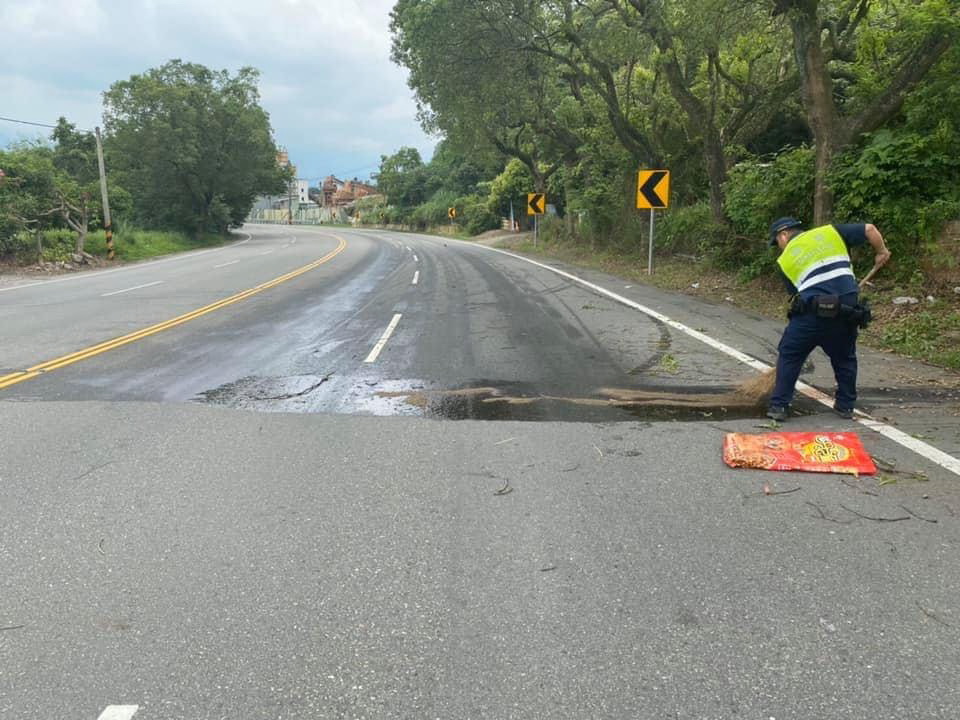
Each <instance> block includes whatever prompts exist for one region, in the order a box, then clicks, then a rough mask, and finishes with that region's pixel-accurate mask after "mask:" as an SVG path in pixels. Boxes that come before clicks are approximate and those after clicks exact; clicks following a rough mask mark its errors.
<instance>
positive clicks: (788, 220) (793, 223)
mask: <svg viewBox="0 0 960 720" xmlns="http://www.w3.org/2000/svg"><path fill="white" fill-rule="evenodd" d="M798 227H803V223H802V222H800V221H799V220H797V219H796V218H792V217H782V218H780V219H778V220H774V221H773V222H772V223H771V224H770V247H773V246H774V245H776V244H777V233H779V232H780V231H781V230H789V229H790V228H798Z"/></svg>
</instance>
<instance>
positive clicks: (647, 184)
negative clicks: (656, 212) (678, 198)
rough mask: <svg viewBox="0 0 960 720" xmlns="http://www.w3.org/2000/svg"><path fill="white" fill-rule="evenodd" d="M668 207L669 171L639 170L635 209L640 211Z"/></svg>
mask: <svg viewBox="0 0 960 720" xmlns="http://www.w3.org/2000/svg"><path fill="white" fill-rule="evenodd" d="M669 205H670V171H669V170H641V171H640V175H639V177H638V178H637V207H638V208H639V209H641V210H652V209H660V208H665V207H667V206H669Z"/></svg>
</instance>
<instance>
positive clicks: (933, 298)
mask: <svg viewBox="0 0 960 720" xmlns="http://www.w3.org/2000/svg"><path fill="white" fill-rule="evenodd" d="M936 301H937V299H936V298H935V297H934V296H933V295H927V302H928V303H935V302H936Z"/></svg>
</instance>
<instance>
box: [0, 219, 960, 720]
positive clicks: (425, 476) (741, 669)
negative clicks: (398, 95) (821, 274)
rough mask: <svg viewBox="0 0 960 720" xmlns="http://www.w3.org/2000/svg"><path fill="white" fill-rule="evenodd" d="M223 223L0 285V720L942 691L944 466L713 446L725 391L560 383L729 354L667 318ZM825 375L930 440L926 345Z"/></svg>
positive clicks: (680, 383)
mask: <svg viewBox="0 0 960 720" xmlns="http://www.w3.org/2000/svg"><path fill="white" fill-rule="evenodd" d="M245 232H247V233H249V239H245V240H244V241H243V242H241V243H238V244H234V245H231V246H228V247H225V248H223V249H218V250H216V251H212V252H204V253H196V254H192V255H189V256H179V257H177V258H172V259H169V260H165V261H161V262H154V263H144V264H141V265H137V266H132V267H127V268H124V269H122V270H119V271H116V272H106V273H104V272H100V273H91V274H89V275H82V276H70V277H69V278H64V279H57V280H56V281H54V282H48V283H44V284H34V285H31V284H30V283H21V284H19V285H15V284H12V283H6V284H0V328H2V329H0V385H3V384H4V383H5V382H6V383H8V386H7V387H5V388H3V389H0V569H2V574H0V578H2V579H0V716H3V717H11V718H33V717H44V718H90V719H91V720H94V719H95V718H98V717H103V718H104V720H107V718H110V719H111V720H113V719H115V718H129V717H133V718H135V720H154V719H155V720H167V719H173V718H191V719H196V718H427V717H433V718H448V717H449V718H561V717H563V718H566V717H569V718H586V717H590V718H624V717H637V718H647V717H649V718H761V719H762V720H769V718H776V719H777V720H784V719H785V718H902V717H923V718H954V717H956V715H957V711H956V708H957V707H960V680H958V678H960V642H958V641H960V554H958V552H957V550H958V544H960V519H958V514H960V490H958V486H957V477H956V476H954V475H952V474H950V473H949V472H947V471H945V470H944V469H943V468H941V467H939V466H937V465H935V464H934V463H932V462H929V461H928V460H927V459H925V458H923V457H921V456H919V455H917V454H915V453H913V452H911V451H908V450H907V449H905V448H903V447H902V446H900V445H897V444H896V443H893V442H891V441H890V440H889V439H887V438H885V437H882V436H880V435H878V434H876V433H873V432H870V431H868V430H866V429H863V428H860V434H861V437H862V439H863V441H864V444H865V445H866V446H867V448H868V449H869V450H870V451H871V452H872V453H873V454H874V455H876V456H878V457H881V458H883V459H885V460H886V461H889V462H893V463H895V466H896V467H897V468H898V469H899V470H900V472H897V473H887V474H885V475H884V477H883V478H863V479H859V480H858V479H854V478H842V479H841V478H839V477H837V476H808V475H796V474H784V473H763V472H761V471H750V470H739V471H734V470H730V469H728V468H726V467H725V466H724V465H723V464H722V462H721V460H720V441H721V439H722V436H723V433H724V432H728V431H734V430H742V431H749V430H752V429H754V428H755V426H756V425H757V424H758V423H759V422H760V420H759V418H757V417H756V413H755V412H740V413H737V412H732V411H730V412H724V411H723V410H722V409H720V408H713V409H705V410H703V411H692V412H691V411H682V412H681V411H671V412H664V411H658V412H657V413H651V412H649V411H644V412H640V411H630V412H628V411H626V410H623V409H619V408H614V407H605V406H598V405H596V404H592V403H590V402H589V401H590V400H596V399H597V398H600V397H602V393H601V392H600V390H599V389H600V388H602V387H605V386H613V387H620V388H643V389H664V390H671V391H701V390H703V391H717V390H723V389H728V388H730V387H732V386H733V385H735V384H736V383H737V382H738V381H740V380H742V379H743V378H744V377H745V376H747V375H748V374H749V371H748V370H747V369H746V368H744V367H743V366H742V365H741V364H740V363H738V362H737V361H735V360H733V359H731V358H729V357H727V356H725V355H723V354H721V353H718V352H715V351H714V350H711V349H710V348H708V347H707V346H706V345H704V344H702V343H700V342H698V341H696V340H694V339H692V338H690V337H689V336H688V335H686V334H684V333H682V332H678V331H677V329H676V328H675V327H671V326H670V325H668V324H665V323H664V322H662V321H657V320H654V319H651V318H650V317H649V316H647V315H644V314H642V313H639V312H637V311H636V310H633V309H631V308H628V307H625V306H624V305H622V304H620V303H616V302H614V301H612V300H610V299H608V298H606V297H603V296H600V295H597V294H596V293H595V292H592V291H589V290H587V289H585V288H583V287H582V286H579V285H577V284H576V283H574V282H572V281H570V280H568V279H565V278H563V277H560V276H557V275H554V274H552V273H550V272H549V271H548V270H546V269H543V268H537V267H534V266H531V265H529V264H527V263H524V262H523V261H522V260H519V259H514V258H511V257H508V256H505V255H502V254H496V253H493V252H491V251H489V250H486V249H484V248H479V247H472V246H469V245H464V244H460V243H455V242H451V241H444V240H442V239H439V238H431V237H424V236H416V235H405V234H397V233H384V232H358V231H346V230H345V231H339V230H336V231H325V230H316V229H303V228H293V229H290V228H282V227H281V228H278V227H252V228H245ZM334 253H335V254H334ZM321 261H322V262H321ZM318 263H319V264H318ZM308 267H309V269H307V270H305V271H304V272H302V273H301V274H298V275H296V276H292V277H288V278H286V279H284V280H283V281H282V282H277V283H276V284H273V285H271V286H270V287H265V285H266V284H269V283H271V282H272V281H273V280H274V279H277V278H284V277H285V276H287V275H288V274H289V273H292V272H295V271H297V270H298V269H303V268H308ZM581 274H583V275H584V276H585V277H588V278H589V279H591V280H592V281H594V282H596V283H598V284H602V285H604V286H605V287H608V288H610V289H611V290H615V291H616V292H618V293H622V294H624V295H626V296H629V297H631V298H633V299H634V300H636V301H638V302H642V303H644V304H645V305H646V306H648V307H652V308H655V309H656V310H658V311H660V312H662V313H664V314H665V315H669V316H670V317H673V318H676V319H678V320H680V321H682V322H684V323H686V324H687V325H689V326H690V327H692V328H703V329H704V330H707V331H708V332H709V334H710V335H711V336H713V337H716V338H717V339H719V340H722V341H723V342H725V343H728V344H732V345H734V346H735V347H737V348H739V349H741V350H743V351H744V352H747V353H750V354H752V355H754V356H756V357H758V358H761V359H765V360H769V359H771V358H772V356H773V352H774V347H775V342H776V333H777V326H776V324H775V323H770V322H768V321H764V320H762V319H760V318H753V317H750V316H747V315H744V314H742V313H737V312H735V311H733V310H732V309H731V308H727V307H723V306H711V305H707V304H705V303H700V302H698V301H695V300H690V299H688V298H679V297H675V296H671V295H669V294H666V293H660V292H658V291H655V290H652V289H650V288H645V287H640V286H636V287H634V286H629V285H630V284H629V283H624V282H623V281H618V280H616V278H611V277H607V276H601V275H599V274H596V273H581ZM627 286H629V287H627ZM258 288H259V290H258V291H257V292H255V293H253V294H246V293H247V291H248V290H256V289H258ZM227 298H235V300H234V301H231V302H228V303H225V304H222V305H216V303H219V301H221V300H224V299H227ZM211 305H213V307H212V309H210V310H209V311H208V312H205V313H203V314H200V315H196V316H194V315H191V314H190V313H193V311H195V310H197V309H199V308H204V307H208V308H209V307H211ZM182 316H186V318H185V319H184V321H183V322H181V323H179V324H171V323H169V322H168V321H170V320H171V319H173V318H177V317H182ZM398 316H399V317H398ZM145 328H153V329H152V330H150V331H149V332H148V333H141V334H136V333H138V332H139V331H141V330H143V329H145ZM388 330H389V333H388ZM131 333H132V334H133V335H132V336H131V337H130V338H128V339H129V342H110V341H111V340H114V339H116V338H123V337H124V336H127V335H129V334H131ZM84 349H89V350H88V351H87V352H86V353H82V354H81V355H79V356H76V357H75V358H71V357H70V354H71V353H77V352H78V351H82V350H84ZM65 356H66V358H67V360H66V361H65V362H66V363H68V364H64V365H63V366H62V367H58V365H59V363H49V362H48V361H53V360H56V359H57V358H61V357H65ZM74 359H76V362H73V360H74ZM814 365H815V367H813V368H812V369H811V372H810V373H808V375H807V379H808V380H810V381H812V382H814V383H817V384H820V385H822V386H823V387H824V388H825V389H826V388H828V387H829V383H828V382H824V378H825V377H827V376H828V370H827V368H825V367H824V365H825V363H821V362H819V361H818V360H817V359H815V361H814ZM38 366H39V367H40V368H41V369H42V370H45V371H44V372H39V373H38V374H36V375H35V376H33V375H34V373H36V372H37V371H36V370H35V368H37V367H38ZM31 368H34V370H33V371H32V372H30V373H29V374H30V375H31V377H30V378H29V379H26V380H24V381H22V382H19V381H17V380H18V379H20V378H23V377H26V376H23V375H19V373H22V372H24V371H29V370H30V369H31ZM825 372H827V375H826V376H825ZM898 372H902V373H903V377H904V378H905V379H904V380H903V381H899V380H897V375H896V374H897V373H898ZM862 375H863V379H862V383H861V385H862V386H863V388H864V390H865V392H864V397H865V400H866V407H867V409H870V410H872V411H874V413H875V414H877V413H878V412H879V413H885V414H887V415H889V416H890V417H891V422H895V423H897V424H898V426H900V427H904V428H910V429H911V430H916V428H919V427H923V428H925V432H927V433H929V437H931V438H932V439H931V440H930V442H931V443H933V444H935V445H937V446H939V447H940V448H941V449H943V450H945V451H947V452H953V453H955V452H956V451H957V446H958V444H960V439H958V437H957V434H956V428H957V424H956V422H957V421H956V416H955V415H954V414H953V412H954V409H955V398H954V396H953V395H952V394H951V393H952V392H953V391H952V390H951V389H950V387H949V384H948V383H944V382H942V378H938V377H937V374H936V372H935V371H934V370H932V369H924V368H918V367H915V366H912V365H911V364H899V365H898V364H897V363H896V361H895V360H893V359H890V358H887V357H882V356H873V355H871V354H869V353H864V357H863V373H862ZM3 378H7V380H6V381H5V380H4V379H3ZM14 381H17V382H15V384H9V383H12V382H14ZM544 396H549V398H551V399H550V400H543V399H542V398H543V397H544ZM508 398H515V399H519V400H520V401H519V402H513V403H511V402H508V401H507V399H508ZM537 398H539V399H537ZM485 401H487V402H485ZM901 406H902V407H901ZM803 408H804V410H805V412H806V413H808V414H806V415H804V416H803V417H800V418H798V419H796V420H795V421H794V422H793V423H792V426H791V429H845V430H850V429H856V428H855V426H854V425H853V424H851V423H848V422H845V421H843V420H840V419H839V418H836V417H834V416H832V415H830V414H827V413H825V412H823V411H822V409H820V408H819V407H818V406H817V405H816V404H815V403H807V404H806V405H804V406H803ZM918 408H919V410H918ZM454 419H460V421H459V422H453V421H452V420H454ZM491 420H497V422H491ZM911 423H913V424H911ZM914 434H920V433H919V432H914ZM916 473H923V475H922V476H921V475H917V474H916ZM764 482H768V483H770V486H771V490H772V492H773V493H774V494H770V495H767V494H764V492H763V491H762V486H763V483H764ZM134 706H135V709H134ZM101 713H102V715H101Z"/></svg>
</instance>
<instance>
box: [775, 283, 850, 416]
mask: <svg viewBox="0 0 960 720" xmlns="http://www.w3.org/2000/svg"><path fill="white" fill-rule="evenodd" d="M854 302H856V301H855V300H854ZM818 346H819V347H821V348H823V351H824V352H825V353H826V354H827V356H828V357H829V358H830V364H831V365H833V375H834V377H835V378H836V380H837V394H836V407H837V408H838V409H842V410H849V409H853V405H854V403H855V402H856V400H857V325H856V323H854V322H851V321H850V319H849V318H844V317H835V318H821V317H817V316H816V315H815V314H813V313H809V312H808V313H804V314H802V315H794V316H793V317H792V318H790V322H789V323H788V324H787V327H786V329H785V330H784V331H783V337H782V338H780V345H779V347H778V350H779V352H780V355H779V357H778V358H777V382H776V385H775V386H774V389H773V395H772V396H771V398H770V405H771V406H778V407H787V406H788V405H789V404H790V401H791V400H793V391H794V386H795V385H796V384H797V379H798V378H799V377H800V370H801V369H802V368H803V363H804V362H805V361H806V359H807V356H809V355H810V353H811V352H813V350H814V349H815V348H817V347H818Z"/></svg>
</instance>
